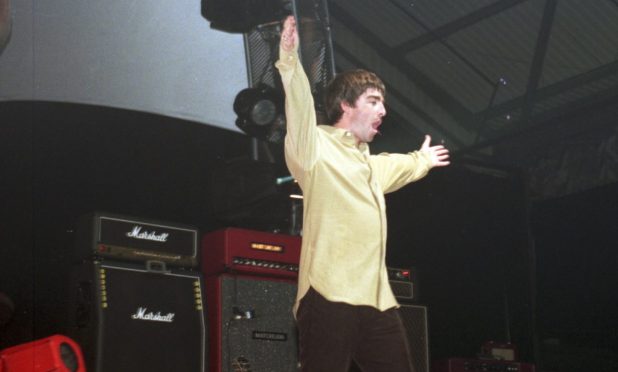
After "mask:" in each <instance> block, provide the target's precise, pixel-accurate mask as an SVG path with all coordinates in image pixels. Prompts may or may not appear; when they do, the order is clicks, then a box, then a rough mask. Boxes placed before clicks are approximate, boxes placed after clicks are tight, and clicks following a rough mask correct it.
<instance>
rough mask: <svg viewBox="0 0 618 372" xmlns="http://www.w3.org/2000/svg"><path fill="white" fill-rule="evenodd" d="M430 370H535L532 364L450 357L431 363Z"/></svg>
mask: <svg viewBox="0 0 618 372" xmlns="http://www.w3.org/2000/svg"><path fill="white" fill-rule="evenodd" d="M431 371H432V372H470V371H472V372H475V371H479V372H481V371H483V372H485V371H492V372H494V371H495V372H535V368H534V364H529V363H521V362H514V361H505V360H492V359H465V358H450V359H444V360H437V361H434V362H433V363H432V367H431Z"/></svg>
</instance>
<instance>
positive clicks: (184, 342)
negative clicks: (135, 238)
mask: <svg viewBox="0 0 618 372" xmlns="http://www.w3.org/2000/svg"><path fill="white" fill-rule="evenodd" d="M78 276H81V279H79V278H77V279H78V282H77V283H76V284H78V292H80V294H78V296H77V300H76V301H75V302H74V303H73V305H72V306H73V307H74V308H75V313H74V314H75V315H76V316H75V320H76V324H75V326H76V329H75V330H74V333H75V335H76V338H77V340H79V343H80V344H81V345H82V348H83V352H84V355H86V356H87V359H88V371H93V372H104V371H151V372H155V371H161V372H163V371H187V372H190V371H195V372H198V371H199V372H203V371H205V370H206V348H207V345H206V324H205V317H204V312H203V310H202V305H201V301H202V300H201V297H202V295H201V277H200V275H199V273H195V272H181V271H178V272H149V271H147V270H145V269H142V268H138V267H136V266H130V265H126V264H120V263H118V264H112V263H110V264H101V263H98V262H94V263H86V264H85V265H84V266H83V272H82V273H81V275H78ZM87 283H93V284H94V286H93V288H92V289H90V290H86V291H84V290H82V289H83V287H85V284H87ZM90 296H92V297H90ZM78 316H79V319H78Z"/></svg>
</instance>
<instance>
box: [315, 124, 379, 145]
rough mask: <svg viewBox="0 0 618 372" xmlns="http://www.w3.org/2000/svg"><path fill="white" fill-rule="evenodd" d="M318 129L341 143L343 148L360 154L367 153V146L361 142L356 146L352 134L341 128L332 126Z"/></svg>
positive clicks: (321, 126)
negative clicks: (353, 149) (348, 148)
mask: <svg viewBox="0 0 618 372" xmlns="http://www.w3.org/2000/svg"><path fill="white" fill-rule="evenodd" d="M319 127H320V128H322V129H324V130H325V131H326V132H327V133H328V134H330V135H331V136H333V137H335V138H336V139H337V140H338V141H339V142H341V143H343V144H344V145H345V146H348V147H354V148H357V149H358V150H360V151H361V152H368V151H369V145H368V144H367V143H365V142H361V143H359V144H358V145H357V144H356V138H355V137H354V134H352V132H350V131H348V130H345V129H343V128H337V127H334V126H332V125H320V126H319Z"/></svg>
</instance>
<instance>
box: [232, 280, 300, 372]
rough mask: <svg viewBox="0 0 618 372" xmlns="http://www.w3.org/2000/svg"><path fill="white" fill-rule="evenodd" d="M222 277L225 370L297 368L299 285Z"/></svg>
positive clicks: (283, 371) (266, 371) (284, 370)
mask: <svg viewBox="0 0 618 372" xmlns="http://www.w3.org/2000/svg"><path fill="white" fill-rule="evenodd" d="M220 280H221V293H222V296H221V297H222V298H221V316H222V320H221V321H222V323H221V324H222V335H221V351H222V357H221V365H222V369H221V370H222V371H225V372H227V371H230V372H237V371H254V372H287V371H296V370H297V365H298V356H297V354H298V351H297V350H298V349H297V335H296V324H295V321H294V318H293V315H292V305H293V303H294V298H295V296H296V284H294V283H292V282H288V281H276V280H268V279H263V278H260V279H256V278H252V277H236V276H223V277H220Z"/></svg>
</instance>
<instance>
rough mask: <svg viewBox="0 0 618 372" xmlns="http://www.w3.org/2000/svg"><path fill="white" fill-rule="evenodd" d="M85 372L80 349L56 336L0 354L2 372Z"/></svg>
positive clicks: (11, 348)
mask: <svg viewBox="0 0 618 372" xmlns="http://www.w3.org/2000/svg"><path fill="white" fill-rule="evenodd" d="M85 371H86V368H85V366H84V358H83V356H82V351H81V348H80V347H79V345H77V344H76V343H75V341H73V340H72V339H70V338H68V337H66V336H63V335H53V336H50V337H47V338H44V339H40V340H37V341H32V342H28V343H25V344H21V345H17V346H13V347H10V348H8V349H4V350H2V351H1V352H0V372H85Z"/></svg>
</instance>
